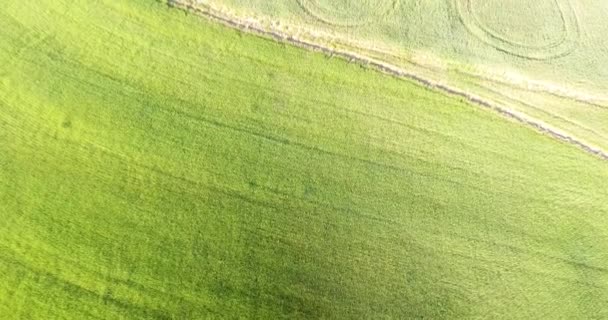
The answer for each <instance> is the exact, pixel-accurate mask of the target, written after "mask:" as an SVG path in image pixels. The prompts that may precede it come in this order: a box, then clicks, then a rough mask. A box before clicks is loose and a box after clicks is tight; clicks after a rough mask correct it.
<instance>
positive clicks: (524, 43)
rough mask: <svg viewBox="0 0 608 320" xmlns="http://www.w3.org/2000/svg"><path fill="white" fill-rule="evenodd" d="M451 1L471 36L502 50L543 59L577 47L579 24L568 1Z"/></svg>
mask: <svg viewBox="0 0 608 320" xmlns="http://www.w3.org/2000/svg"><path fill="white" fill-rule="evenodd" d="M495 2H497V3H495ZM454 3H455V7H456V8H457V9H458V14H459V15H460V18H461V21H462V23H463V24H464V25H465V26H466V27H467V29H468V30H469V31H470V32H471V33H472V34H473V35H474V36H475V37H477V38H478V39H480V40H481V41H484V42H487V43H488V44H490V45H492V46H494V47H495V48H497V49H498V50H501V51H503V52H505V53H508V54H512V55H516V56H519V57H522V58H529V59H538V60H545V59H551V58H557V57H562V56H567V55H569V54H571V53H572V52H573V51H574V50H575V49H576V48H577V46H578V41H579V37H580V26H579V22H578V20H577V18H576V14H575V13H574V10H573V9H572V6H571V4H570V0H558V1H555V0H541V1H535V2H530V1H524V0H518V1H508V2H503V1H474V0H454ZM496 8H501V10H500V11H497V10H496ZM516 12H519V14H514V13H516ZM501 14H503V15H502V16H501Z"/></svg>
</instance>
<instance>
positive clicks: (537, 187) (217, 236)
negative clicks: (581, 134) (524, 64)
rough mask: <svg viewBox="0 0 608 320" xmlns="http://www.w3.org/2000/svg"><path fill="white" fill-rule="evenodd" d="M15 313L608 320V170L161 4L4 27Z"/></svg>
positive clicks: (22, 19)
mask: <svg viewBox="0 0 608 320" xmlns="http://www.w3.org/2000/svg"><path fill="white" fill-rule="evenodd" d="M0 39H1V40H2V41H0V60H2V61H5V62H6V63H4V64H3V65H1V66H0V75H1V80H0V155H1V156H0V221H2V224H0V314H1V315H2V318H5V319H11V318H21V319H54V318H70V319H89V318H102V319H120V318H128V319H163V318H176V319H188V318H193V319H201V318H211V317H218V318H219V317H221V316H224V317H227V318H239V317H253V318H273V319H274V318H281V317H289V318H306V319H310V318H321V317H325V318H354V319H361V318H383V317H393V318H416V317H425V318H456V317H487V318H501V317H503V318H504V317H509V318H525V319H530V318H560V317H563V318H571V319H572V318H592V317H595V318H605V317H608V310H607V307H606V306H608V289H607V286H608V270H607V269H606V267H605V265H606V263H605V262H606V261H607V258H608V256H607V252H608V242H607V240H608V208H607V205H606V201H605V200H606V199H607V197H608V192H607V191H606V188H605V187H606V182H605V181H606V179H607V178H608V169H607V168H606V166H605V163H603V162H601V161H599V160H598V159H595V158H593V157H591V156H588V155H585V154H582V153H580V152H579V151H578V150H576V149H575V148H572V147H570V146H568V145H565V144H561V143H556V142H555V141H553V140H551V139H549V138H548V137H544V136H542V135H538V134H537V133H535V132H533V131H532V130H529V129H526V128H523V127H521V126H519V125H517V124H514V123H510V122H508V121H505V120H504V119H502V118H500V117H498V116H496V115H494V114H492V113H489V112H485V111H482V110H479V109H478V108H476V107H473V106H470V105H467V104H465V103H463V102H460V101H458V100H456V99H453V98H450V97H445V96H442V95H440V94H438V93H434V92H430V91H427V90H425V89H422V88H420V87H418V86H416V85H413V84H411V83H408V82H404V81H400V80H396V79H393V78H390V77H386V76H383V75H380V74H378V73H376V72H371V71H368V70H365V69H361V68H360V67H357V66H354V65H348V64H346V63H345V62H342V61H338V60H329V59H327V58H325V57H324V56H322V55H319V54H311V53H309V52H306V51H304V50H298V49H295V48H290V47H286V46H283V45H281V44H277V43H273V42H271V41H267V40H262V39H258V38H255V37H252V36H248V35H243V34H240V33H238V32H235V31H232V30H228V29H226V28H223V27H220V26H217V25H213V24H210V23H208V22H205V21H204V20H201V19H200V18H199V17H197V16H193V15H187V14H184V12H182V11H179V10H174V9H168V8H167V7H166V6H165V5H163V4H160V3H158V2H154V1H118V0H105V1H95V2H93V1H57V0H40V1H36V2H22V1H9V2H8V3H4V4H3V6H2V8H1V9H0Z"/></svg>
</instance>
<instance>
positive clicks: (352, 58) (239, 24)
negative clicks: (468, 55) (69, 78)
mask: <svg viewBox="0 0 608 320" xmlns="http://www.w3.org/2000/svg"><path fill="white" fill-rule="evenodd" d="M167 4H168V5H169V6H172V7H177V8H181V9H185V10H190V11H192V12H195V13H198V14H199V15H201V16H203V17H207V18H209V19H211V20H214V21H216V22H220V23H222V24H224V25H226V26H229V27H232V28H235V29H238V30H241V31H244V32H250V33H254V34H257V35H261V36H265V37H269V38H272V39H274V40H276V41H280V42H284V43H289V44H291V45H295V46H298V47H301V48H305V49H309V50H314V51H319V52H322V53H325V54H327V55H329V56H331V57H339V58H342V59H346V60H348V61H349V62H356V63H359V64H362V65H365V66H369V67H372V68H374V69H376V70H378V71H381V72H383V73H386V74H388V75H391V76H395V77H399V78H406V79H410V80H413V81H416V82H418V83H419V84H422V85H424V86H425V87H428V88H431V89H435V90H440V91H443V92H445V93H447V94H450V95H454V96H458V97H461V98H464V99H466V100H467V101H469V102H471V103H473V104H476V105H479V106H482V107H485V108H488V109H491V110H494V111H496V112H498V113H500V114H501V115H503V116H505V117H507V118H510V119H513V120H516V121H518V122H520V123H522V124H524V125H527V126H530V127H532V128H534V129H536V130H537V131H539V132H541V133H544V134H547V135H549V136H551V137H553V138H555V139H558V140H560V141H563V142H566V143H569V144H571V145H574V146H576V147H578V148H579V149H581V150H583V151H585V152H587V153H590V154H592V155H595V156H597V157H599V158H601V159H603V160H608V152H605V151H604V150H601V149H599V148H595V147H592V146H590V145H588V144H586V143H585V142H583V141H581V140H579V139H577V138H575V137H573V136H570V135H568V134H566V133H563V132H560V131H558V130H556V129H554V128H550V127H548V126H547V125H545V124H542V123H540V122H538V121H536V120H534V119H531V118H529V117H527V116H524V115H522V114H518V113H516V112H514V111H512V110H509V109H507V108H504V107H501V106H498V105H496V104H494V103H491V102H489V101H486V100H483V99H482V98H480V97H477V96H474V95H471V94H469V93H466V92H464V91H461V90H458V89H456V88H453V87H450V86H447V85H444V84H441V83H437V82H434V81H431V80H428V79H425V78H422V77H420V76H418V75H415V74H413V73H409V72H406V71H404V70H402V69H400V68H398V67H396V66H393V65H389V64H387V63H383V62H379V61H375V60H372V59H369V58H366V57H363V56H360V55H358V54H355V53H352V52H348V51H344V50H336V49H332V48H329V47H326V46H323V45H320V44H317V43H312V42H309V41H306V40H302V39H298V38H295V37H293V36H291V35H288V34H284V33H281V32H279V31H276V30H267V29H264V28H262V27H258V26H254V25H251V24H248V23H246V22H244V21H240V20H238V19H235V18H232V17H230V18H229V17H227V16H224V15H221V14H219V13H217V12H213V11H212V10H206V9H203V8H201V7H198V6H196V5H192V4H190V3H187V2H185V1H183V0H168V1H167Z"/></svg>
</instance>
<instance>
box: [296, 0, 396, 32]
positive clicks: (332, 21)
mask: <svg viewBox="0 0 608 320" xmlns="http://www.w3.org/2000/svg"><path fill="white" fill-rule="evenodd" d="M296 1H297V2H298V6H300V8H301V9H302V11H304V12H305V13H306V14H307V15H309V16H311V17H313V18H315V19H316V20H318V21H321V22H323V23H325V24H327V25H330V26H334V27H361V26H365V25H368V24H371V23H373V22H374V18H376V17H383V16H386V15H389V14H391V13H392V12H393V11H395V10H396V8H397V6H398V5H399V1H400V0H382V3H381V4H379V5H377V6H376V9H375V10H374V11H372V12H361V14H359V15H358V16H356V17H354V18H352V20H350V21H344V20H343V19H340V18H337V15H336V13H335V12H332V11H328V10H327V9H323V8H322V6H320V5H319V3H318V0H296ZM323 12H325V13H323Z"/></svg>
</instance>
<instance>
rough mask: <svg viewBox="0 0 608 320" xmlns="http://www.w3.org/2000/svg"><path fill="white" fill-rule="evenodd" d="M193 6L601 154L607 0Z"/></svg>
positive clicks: (606, 128)
mask: <svg viewBox="0 0 608 320" xmlns="http://www.w3.org/2000/svg"><path fill="white" fill-rule="evenodd" d="M176 1H178V2H196V0H176ZM198 2H199V3H202V4H203V5H204V6H205V7H208V8H211V9H215V10H216V11H219V13H221V14H223V15H225V16H230V17H236V18H253V19H254V20H256V21H258V22H259V23H260V24H261V25H262V26H264V27H265V28H267V29H274V30H280V31H281V32H284V33H287V34H292V35H295V36H298V37H300V38H303V39H309V40H310V41H313V42H317V43H322V44H325V45H326V46H329V47H334V48H340V49H346V50H349V51H354V52H358V53H361V54H363V55H364V56H367V57H374V58H376V59H377V60H380V61H384V62H388V63H392V64H394V65H397V66H400V67H403V68H404V69H405V70H407V71H408V72H412V73H415V74H417V75H419V76H420V77H423V78H425V79H428V80H432V81H435V82H440V83H444V84H447V85H450V86H452V87H455V88H459V89H461V90H463V91H466V92H469V93H472V94H475V95H477V96H479V97H481V98H483V99H484V100H487V101H490V102H493V103H496V104H500V105H502V106H505V107H508V108H509V109H511V110H514V111H516V112H520V113H522V114H525V115H526V116H528V117H529V118H532V119H535V120H536V121H537V122H540V123H544V124H546V125H547V126H550V127H553V128H555V129H557V130H559V131H561V132H563V133H564V134H568V135H570V136H572V137H574V138H576V139H577V140H580V141H582V142H584V143H586V144H588V145H590V146H592V147H594V148H596V149H603V150H604V151H605V152H606V153H608V94H606V92H608V80H607V79H608V38H607V37H606V36H605V35H606V34H608V24H606V22H605V21H606V16H607V15H608V2H605V1H595V2H593V3H587V2H585V1H582V0H538V1H529V0H509V1H499V0H445V1H414V0H365V1H353V0H340V1H336V0H283V1H267V0H209V1H202V2H201V1H198Z"/></svg>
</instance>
